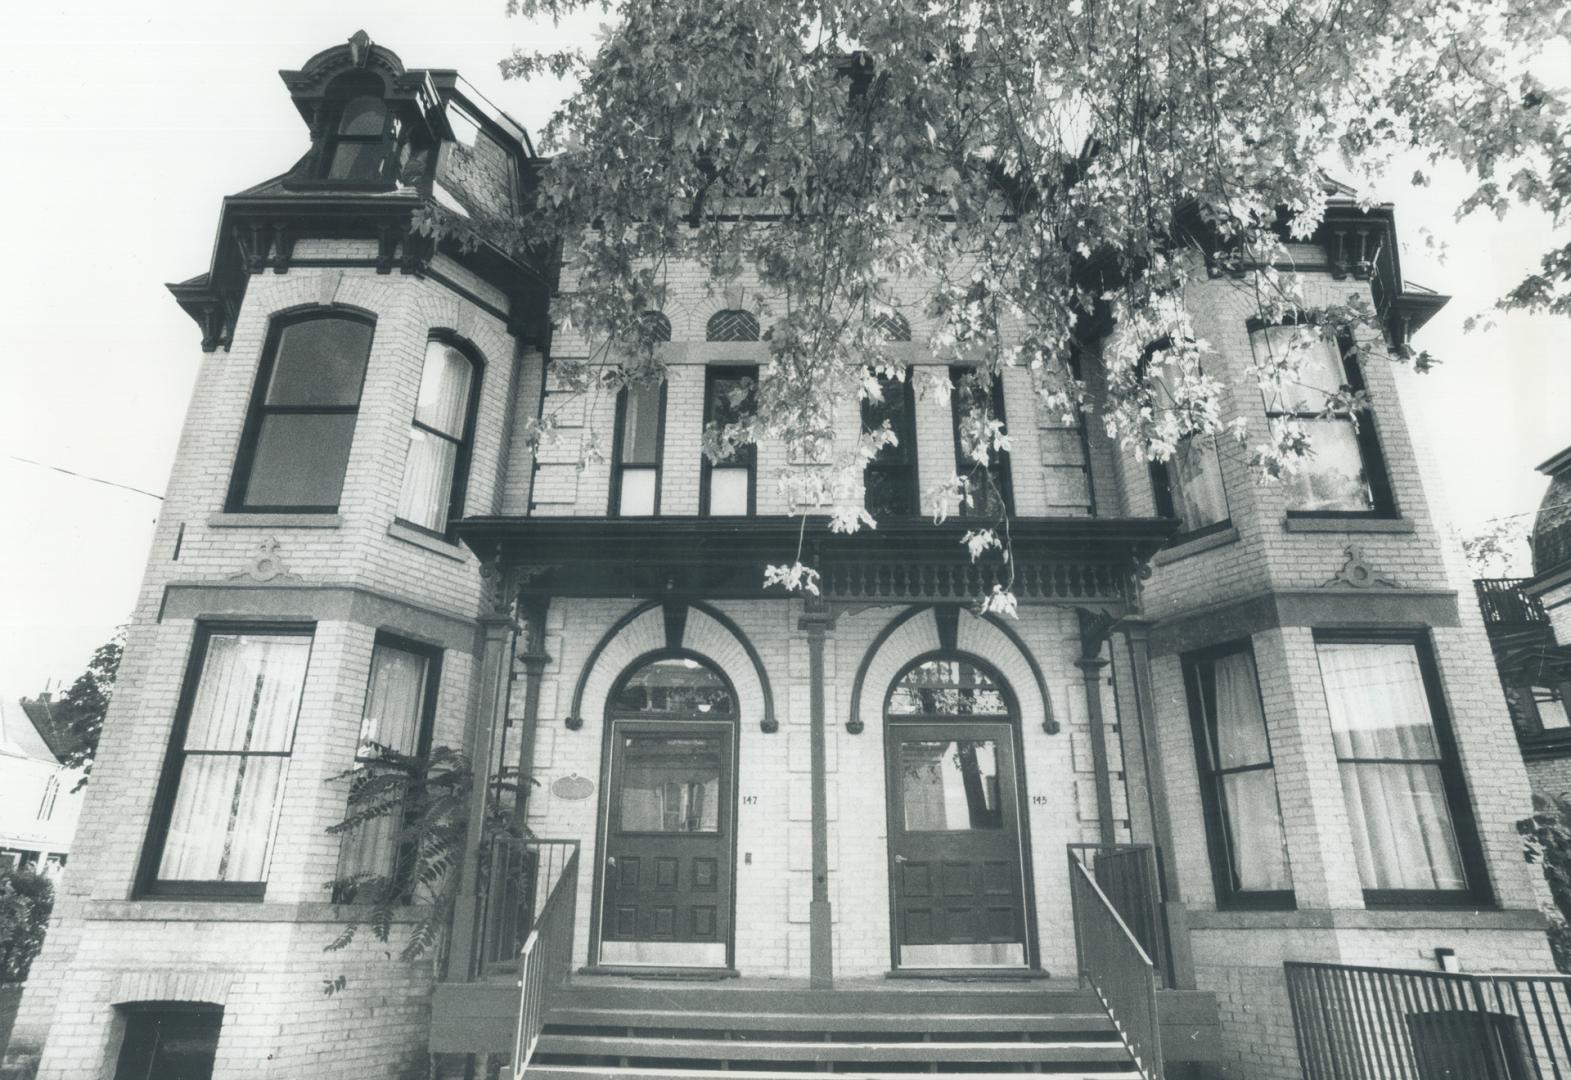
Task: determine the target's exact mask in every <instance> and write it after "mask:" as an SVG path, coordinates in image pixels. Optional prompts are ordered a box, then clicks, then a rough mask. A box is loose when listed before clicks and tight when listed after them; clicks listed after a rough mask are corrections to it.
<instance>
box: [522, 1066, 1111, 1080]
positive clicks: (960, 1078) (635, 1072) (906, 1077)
mask: <svg viewBox="0 0 1571 1080" xmlns="http://www.w3.org/2000/svg"><path fill="white" fill-rule="evenodd" d="M795 1072H796V1070H791V1071H790V1072H788V1071H786V1070H783V1069H769V1070H756V1069H729V1070H727V1071H725V1072H715V1071H713V1070H709V1069H667V1068H646V1067H644V1066H621V1065H617V1066H605V1065H530V1066H529V1068H528V1069H526V1070H525V1073H524V1077H523V1080H716V1078H720V1080H781V1077H783V1076H791V1075H794V1074H795ZM1055 1072H1056V1074H1057V1075H1059V1076H1063V1077H1069V1076H1074V1077H1080V1078H1081V1080H1141V1076H1140V1073H1139V1072H1138V1071H1136V1070H1135V1069H1133V1068H1127V1067H1125V1068H1113V1069H1109V1070H1106V1071H1103V1070H1095V1071H1088V1070H1086V1069H1085V1068H1082V1067H1078V1066H1076V1067H1073V1068H1070V1069H1067V1070H1055V1069H1053V1068H1052V1067H1047V1068H1045V1069H1042V1070H1033V1072H1032V1073H1021V1072H998V1071H996V1070H987V1069H982V1070H979V1071H977V1070H972V1071H960V1072H956V1071H953V1070H950V1069H945V1070H944V1072H943V1073H942V1075H944V1076H947V1077H949V1078H950V1080H1019V1078H1020V1077H1021V1076H1022V1075H1037V1076H1040V1075H1043V1074H1046V1075H1050V1076H1051V1075H1054V1074H1055ZM802 1075H803V1076H834V1077H836V1078H837V1080H911V1077H912V1076H917V1075H922V1074H920V1073H913V1072H911V1071H910V1070H904V1071H899V1072H882V1071H879V1070H877V1069H874V1070H871V1071H869V1070H866V1069H849V1070H841V1069H836V1070H835V1071H834V1072H832V1073H824V1072H820V1071H803V1072H802ZM927 1075H932V1074H927Z"/></svg>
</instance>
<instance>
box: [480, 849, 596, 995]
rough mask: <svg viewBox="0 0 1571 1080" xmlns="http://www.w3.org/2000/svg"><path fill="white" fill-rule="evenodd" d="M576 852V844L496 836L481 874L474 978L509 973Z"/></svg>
mask: <svg viewBox="0 0 1571 1080" xmlns="http://www.w3.org/2000/svg"><path fill="white" fill-rule="evenodd" d="M577 854H578V841H577V840H540V839H527V840H525V839H517V838H514V837H499V838H497V840H496V841H495V842H494V843H493V844H492V845H491V851H490V856H489V859H488V860H487V861H486V862H485V863H484V864H483V870H482V874H483V877H482V880H483V882H484V887H483V888H484V891H483V892H482V894H481V916H480V944H479V957H480V963H479V965H478V967H479V971H480V974H482V975H485V974H497V973H504V972H508V971H511V970H513V968H514V967H515V966H516V965H517V963H518V957H519V953H520V951H521V950H522V949H523V947H524V941H525V940H526V939H527V938H528V936H529V931H530V930H531V929H532V928H533V927H534V926H535V924H536V923H537V922H538V921H539V919H540V917H541V914H542V913H543V911H544V908H545V903H546V900H547V899H548V898H549V897H550V896H552V895H553V891H554V889H555V888H556V885H557V882H559V881H560V880H561V879H562V875H563V874H564V873H565V872H566V869H567V866H568V864H569V863H571V862H574V860H575V857H576V856H577Z"/></svg>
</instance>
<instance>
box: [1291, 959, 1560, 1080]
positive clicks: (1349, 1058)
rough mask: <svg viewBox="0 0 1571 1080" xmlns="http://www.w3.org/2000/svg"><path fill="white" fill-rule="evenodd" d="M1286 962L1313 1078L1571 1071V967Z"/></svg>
mask: <svg viewBox="0 0 1571 1080" xmlns="http://www.w3.org/2000/svg"><path fill="white" fill-rule="evenodd" d="M1284 967H1285V968H1286V969H1287V994H1288V1001H1289V1003H1290V1004H1291V1006H1292V1010H1293V1029H1294V1032H1295V1034H1296V1035H1297V1036H1298V1057H1299V1061H1300V1063H1301V1064H1302V1065H1303V1068H1304V1076H1305V1077H1306V1080H1442V1078H1444V1080H1568V1078H1571V1037H1568V1029H1571V976H1565V975H1491V974H1472V973H1465V974H1464V973H1456V972H1445V971H1423V970H1409V969H1405V968H1378V967H1350V966H1346V965H1342V964H1305V963H1297V962H1294V961H1289V962H1288V963H1287V964H1285V965H1284Z"/></svg>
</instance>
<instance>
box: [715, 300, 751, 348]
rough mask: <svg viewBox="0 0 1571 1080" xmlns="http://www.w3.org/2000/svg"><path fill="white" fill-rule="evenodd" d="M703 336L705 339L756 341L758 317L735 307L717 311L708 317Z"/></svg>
mask: <svg viewBox="0 0 1571 1080" xmlns="http://www.w3.org/2000/svg"><path fill="white" fill-rule="evenodd" d="M704 338H705V340H707V341H757V340H758V319H757V318H755V317H754V315H753V313H752V312H750V311H741V310H738V309H735V308H731V309H727V310H725V311H717V312H715V313H714V314H713V315H711V316H710V317H709V325H708V326H707V327H706V328H705V332H704Z"/></svg>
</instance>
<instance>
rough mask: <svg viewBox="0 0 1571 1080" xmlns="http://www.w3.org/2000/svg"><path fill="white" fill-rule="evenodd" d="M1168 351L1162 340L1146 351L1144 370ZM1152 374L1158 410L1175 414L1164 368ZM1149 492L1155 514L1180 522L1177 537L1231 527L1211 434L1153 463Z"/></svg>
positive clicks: (1189, 439)
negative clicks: (1163, 459) (1172, 411)
mask: <svg viewBox="0 0 1571 1080" xmlns="http://www.w3.org/2000/svg"><path fill="white" fill-rule="evenodd" d="M1166 348H1167V342H1166V341H1159V342H1156V343H1154V344H1152V345H1150V346H1148V347H1147V349H1146V355H1145V360H1144V361H1143V362H1144V363H1145V364H1146V365H1147V368H1148V369H1149V366H1150V364H1151V363H1152V362H1153V361H1159V358H1160V357H1161V355H1162V352H1163V350H1164V349H1166ZM1152 374H1153V376H1154V377H1153V378H1152V379H1151V386H1152V393H1153V395H1154V397H1155V399H1156V402H1155V404H1156V407H1157V408H1159V409H1162V410H1173V409H1176V408H1177V402H1176V401H1175V400H1174V398H1173V394H1172V390H1171V388H1170V387H1169V386H1168V383H1167V379H1166V378H1165V377H1164V372H1163V369H1162V368H1161V367H1159V368H1158V369H1157V370H1156V371H1155V372H1153V373H1152ZM1151 491H1152V495H1153V498H1154V501H1155V503H1156V512H1157V514H1158V515H1159V516H1161V517H1169V518H1177V519H1178V521H1179V536H1180V537H1181V538H1187V537H1190V536H1195V535H1198V534H1203V533H1207V532H1214V531H1216V530H1219V529H1225V528H1226V527H1227V526H1228V524H1229V518H1230V514H1229V512H1228V506H1227V486H1226V484H1224V483H1223V481H1222V461H1221V458H1220V457H1219V456H1218V454H1217V447H1216V439H1215V438H1214V437H1213V436H1211V435H1208V434H1204V433H1196V434H1192V435H1186V436H1184V437H1183V438H1182V439H1179V440H1178V444H1177V445H1176V446H1175V447H1174V448H1173V453H1172V456H1170V457H1169V458H1168V459H1167V460H1166V461H1153V462H1151Z"/></svg>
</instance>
